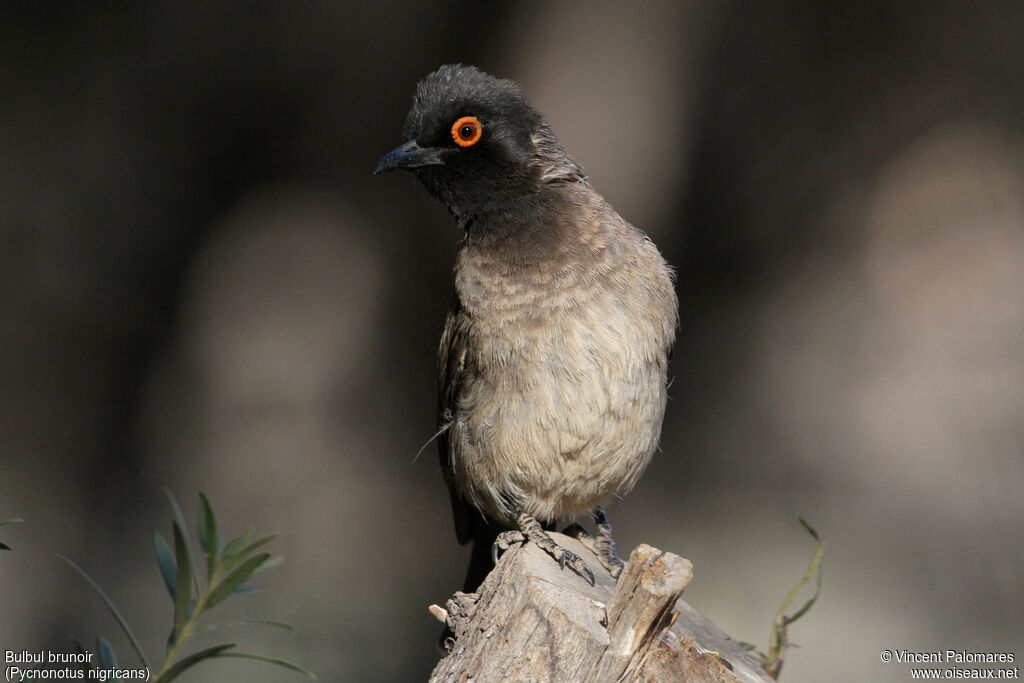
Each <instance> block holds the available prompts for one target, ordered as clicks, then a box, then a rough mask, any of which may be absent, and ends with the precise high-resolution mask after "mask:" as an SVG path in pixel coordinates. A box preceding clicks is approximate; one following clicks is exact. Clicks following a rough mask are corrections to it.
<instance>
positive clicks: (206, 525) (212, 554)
mask: <svg viewBox="0 0 1024 683" xmlns="http://www.w3.org/2000/svg"><path fill="white" fill-rule="evenodd" d="M199 542H200V544H201V545H202V546H203V552H205V553H206V571H207V574H206V576H207V577H212V576H213V570H214V567H216V565H217V556H218V554H219V553H220V547H219V545H220V536H219V535H218V534H217V517H216V516H214V514H213V508H212V507H211V506H210V501H209V499H207V497H206V494H204V493H203V492H202V491H200V492H199Z"/></svg>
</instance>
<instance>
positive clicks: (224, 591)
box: [206, 553, 270, 607]
mask: <svg viewBox="0 0 1024 683" xmlns="http://www.w3.org/2000/svg"><path fill="white" fill-rule="evenodd" d="M269 559H270V553H260V554H259V555H256V556H254V557H250V558H249V559H248V560H246V561H245V562H243V563H242V564H241V565H239V567H238V568H237V569H235V570H234V571H233V572H231V573H230V574H228V575H227V576H225V577H224V578H223V579H221V580H220V582H219V583H218V584H217V585H216V586H214V588H213V590H211V591H210V594H209V597H208V598H207V599H206V604H207V605H208V606H209V607H213V606H214V605H216V604H217V603H220V602H223V601H224V599H225V598H227V597H228V596H229V595H231V593H232V591H234V590H235V589H236V588H238V587H239V586H241V585H242V584H243V583H245V582H246V581H248V580H249V577H251V576H252V575H253V572H255V571H256V570H257V569H259V568H260V565H262V564H263V563H264V562H266V561H267V560H269Z"/></svg>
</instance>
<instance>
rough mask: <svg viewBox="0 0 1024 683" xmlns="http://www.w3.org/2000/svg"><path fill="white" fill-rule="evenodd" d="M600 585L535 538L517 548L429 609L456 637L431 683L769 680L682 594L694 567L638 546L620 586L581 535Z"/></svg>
mask: <svg viewBox="0 0 1024 683" xmlns="http://www.w3.org/2000/svg"><path fill="white" fill-rule="evenodd" d="M551 535H552V537H553V538H554V539H555V540H556V541H557V542H558V543H559V544H561V545H563V546H564V547H565V548H567V549H569V550H572V551H573V552H574V553H576V554H577V555H579V556H580V557H582V558H583V559H584V560H585V561H586V562H587V565H588V566H589V567H590V569H591V571H593V572H594V577H595V583H594V585H593V586H591V585H589V584H588V583H587V582H586V581H585V580H583V579H582V578H581V577H580V576H578V575H577V574H575V573H574V572H572V571H571V570H569V569H561V568H560V567H559V566H558V563H556V562H555V561H554V560H552V559H551V557H550V556H548V555H547V554H545V553H544V551H543V550H541V549H540V548H538V547H537V546H536V545H534V544H532V543H526V544H525V545H516V546H513V547H512V548H510V549H509V550H508V551H507V552H506V553H505V554H504V555H503V556H502V557H501V559H500V560H499V562H498V565H497V566H496V567H495V568H494V570H493V571H492V572H491V573H490V575H489V576H488V577H487V579H486V580H485V581H484V582H483V584H481V586H480V589H479V590H478V592H476V593H471V594H466V593H456V594H455V595H454V596H453V597H452V598H451V599H450V600H448V603H447V604H446V606H445V608H444V609H443V610H442V609H440V608H437V607H436V606H432V609H431V612H432V613H434V614H435V616H437V617H438V618H440V619H442V620H445V621H446V622H447V624H448V626H449V627H450V628H451V630H452V632H453V633H454V641H453V642H451V650H450V652H449V653H448V654H447V656H445V657H444V658H443V659H442V660H441V661H440V662H439V663H438V665H437V667H436V668H435V669H434V672H433V674H432V675H431V678H430V680H431V681H445V682H448V681H479V682H487V681H587V682H590V681H595V682H599V683H603V682H606V681H607V682H613V681H695V682H703V681H725V682H729V683H732V682H736V681H742V682H744V683H754V682H756V683H764V682H771V680H772V679H771V678H769V677H768V675H767V674H765V673H764V672H763V671H762V670H761V669H760V668H759V667H758V665H757V662H755V661H754V660H753V658H751V657H750V655H749V654H748V653H747V652H746V650H745V649H744V648H743V647H742V646H740V645H739V644H738V643H737V642H736V641H734V640H733V639H731V638H730V637H729V636H727V635H726V634H725V633H724V632H722V630H721V629H719V628H718V627H717V626H715V625H714V624H713V623H712V622H711V621H709V620H708V619H706V618H705V617H704V616H702V615H701V614H699V613H698V612H697V611H696V610H694V609H693V608H692V607H690V606H689V605H688V604H687V603H686V602H685V601H684V600H683V599H682V598H681V597H680V595H682V592H683V589H684V588H686V586H687V584H688V583H689V582H690V579H692V578H693V572H692V565H691V564H690V562H689V560H685V559H683V558H681V557H679V556H678V555H673V554H672V553H666V552H662V551H660V550H658V549H656V548H652V547H651V546H649V545H640V546H639V547H637V548H636V549H635V550H634V551H633V553H632V554H631V555H630V558H629V562H628V563H627V564H626V568H625V569H624V570H623V572H622V575H621V577H620V578H619V581H618V583H616V581H615V580H614V579H613V578H612V577H611V576H610V575H609V574H608V572H607V571H606V570H605V569H604V568H603V567H602V566H601V564H600V562H598V560H597V557H596V556H595V555H594V554H593V553H592V552H591V551H590V550H589V549H588V548H587V547H586V546H585V545H584V544H582V543H580V542H579V541H578V540H576V539H575V538H570V537H568V536H564V535H562V534H551Z"/></svg>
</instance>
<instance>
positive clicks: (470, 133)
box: [452, 116, 484, 147]
mask: <svg viewBox="0 0 1024 683" xmlns="http://www.w3.org/2000/svg"><path fill="white" fill-rule="evenodd" d="M483 134H484V127H483V126H481V125H480V120H479V119H478V118H477V117H475V116H463V117H462V118H460V119H459V120H458V121H456V122H455V123H453V124H452V140H455V144H456V145H458V146H459V147H472V146H473V145H475V144H476V143H478V142H480V137H481V136H482V135H483Z"/></svg>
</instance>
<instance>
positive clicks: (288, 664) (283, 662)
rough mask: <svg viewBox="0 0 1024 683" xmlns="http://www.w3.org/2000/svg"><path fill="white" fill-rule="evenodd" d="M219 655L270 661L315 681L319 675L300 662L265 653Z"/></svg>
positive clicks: (220, 656)
mask: <svg viewBox="0 0 1024 683" xmlns="http://www.w3.org/2000/svg"><path fill="white" fill-rule="evenodd" d="M217 657H218V658H223V657H238V658H239V659H255V660H256V661H259V662H268V663H270V664H276V665H277V666H282V667H284V668H285V669H291V670H292V671H297V672H298V673H300V674H303V675H305V676H306V677H307V678H309V679H311V680H314V681H315V680H318V679H317V677H316V674H315V673H313V672H312V671H310V670H309V669H307V668H306V667H304V666H299V665H298V664H296V663H294V662H289V661H288V660H286V659H280V658H278V657H267V656H265V655H254V654H249V653H248V652H225V653H223V654H219V655H217Z"/></svg>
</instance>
